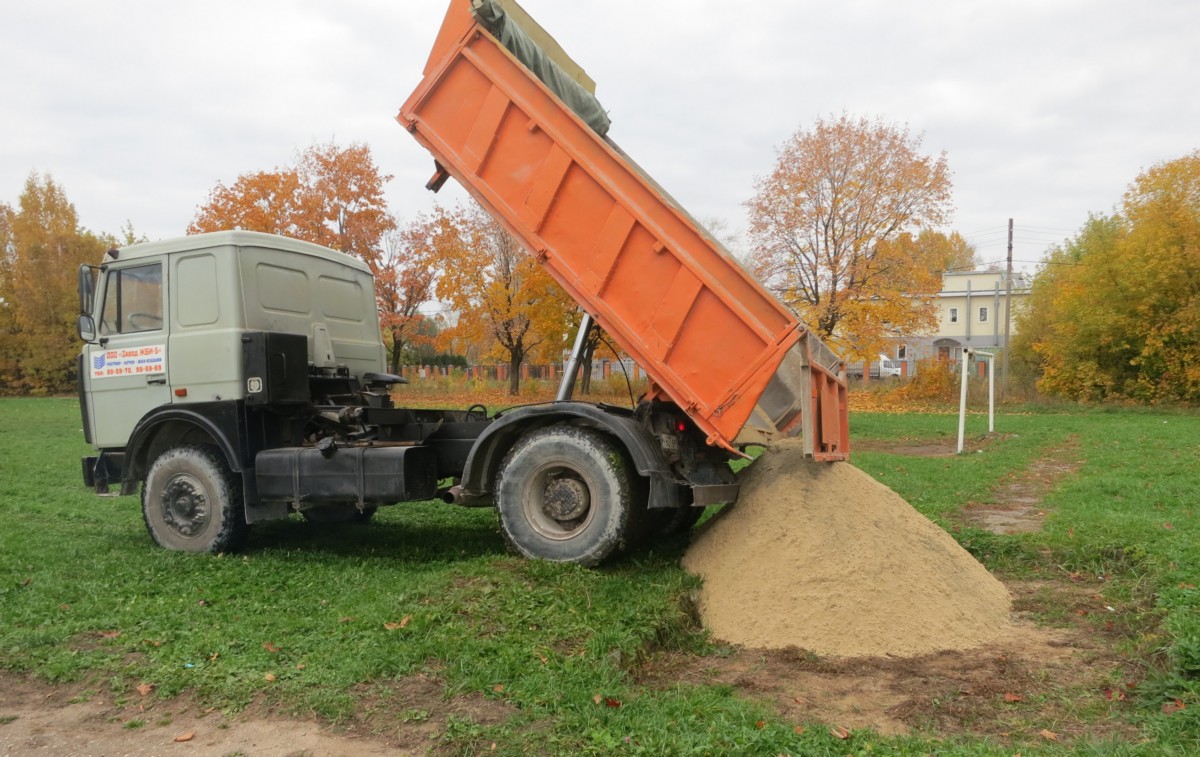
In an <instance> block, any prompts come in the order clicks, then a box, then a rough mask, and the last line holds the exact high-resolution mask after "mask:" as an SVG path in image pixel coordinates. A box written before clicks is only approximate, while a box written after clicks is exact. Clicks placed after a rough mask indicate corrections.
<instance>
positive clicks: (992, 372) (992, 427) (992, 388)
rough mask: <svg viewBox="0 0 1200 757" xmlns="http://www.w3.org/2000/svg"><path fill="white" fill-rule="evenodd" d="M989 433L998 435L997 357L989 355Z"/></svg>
mask: <svg viewBox="0 0 1200 757" xmlns="http://www.w3.org/2000/svg"><path fill="white" fill-rule="evenodd" d="M988 433H989V434H994V433H996V356H995V355H988Z"/></svg>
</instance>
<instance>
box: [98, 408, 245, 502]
mask: <svg viewBox="0 0 1200 757" xmlns="http://www.w3.org/2000/svg"><path fill="white" fill-rule="evenodd" d="M241 415H242V414H241V411H240V408H239V403H238V402H204V403H197V404H194V405H183V406H180V405H163V406H161V407H157V408H155V409H154V410H151V411H150V412H149V413H146V415H144V416H142V419H141V420H140V421H138V423H137V425H136V426H134V428H133V433H131V434H130V435H129V442H128V443H127V444H126V446H125V465H124V469H123V470H122V472H121V494H126V495H128V494H133V493H134V492H135V491H136V490H137V482H138V481H139V480H140V479H141V478H142V477H143V476H144V475H145V473H146V470H147V469H148V468H149V465H150V460H149V456H150V451H151V449H152V447H153V446H154V444H155V443H156V441H157V440H158V439H159V438H160V434H161V432H163V431H168V430H169V432H170V433H171V434H172V435H173V436H174V437H176V439H177V440H184V439H186V438H188V437H190V436H191V435H193V434H197V435H199V434H202V435H204V436H205V437H207V439H205V443H209V444H214V445H215V446H216V447H217V448H218V449H220V450H221V454H222V455H224V456H225V461H226V462H227V463H228V464H229V469H230V470H231V471H233V472H234V473H241V472H242V470H243V465H242V455H241V454H240V450H241V445H240V444H239V443H238V441H237V440H238V439H240V438H243V435H242V433H241V428H242V423H241Z"/></svg>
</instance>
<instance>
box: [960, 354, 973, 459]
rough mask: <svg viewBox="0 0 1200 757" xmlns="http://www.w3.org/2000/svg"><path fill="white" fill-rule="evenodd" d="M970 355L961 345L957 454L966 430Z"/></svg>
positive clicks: (961, 446) (961, 450) (961, 451)
mask: <svg viewBox="0 0 1200 757" xmlns="http://www.w3.org/2000/svg"><path fill="white" fill-rule="evenodd" d="M970 356H971V350H969V349H968V348H966V347H963V351H962V368H960V369H959V373H960V374H961V378H962V385H961V389H960V390H959V393H958V454H960V455H961V454H962V453H963V438H964V436H965V435H966V432H967V360H968V359H969V358H970Z"/></svg>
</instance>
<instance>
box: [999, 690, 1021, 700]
mask: <svg viewBox="0 0 1200 757" xmlns="http://www.w3.org/2000/svg"><path fill="white" fill-rule="evenodd" d="M1004 701H1005V702H1023V701H1025V697H1023V696H1021V695H1020V694H1014V693H1012V692H1011V691H1006V692H1004Z"/></svg>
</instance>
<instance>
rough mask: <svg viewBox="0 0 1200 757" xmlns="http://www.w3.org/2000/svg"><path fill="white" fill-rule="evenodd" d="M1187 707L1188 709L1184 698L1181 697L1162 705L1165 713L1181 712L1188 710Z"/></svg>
mask: <svg viewBox="0 0 1200 757" xmlns="http://www.w3.org/2000/svg"><path fill="white" fill-rule="evenodd" d="M1186 709H1187V705H1186V704H1184V703H1183V700H1180V699H1176V700H1173V701H1170V702H1167V703H1166V704H1164V705H1163V706H1162V711H1163V714H1164V715H1174V714H1175V713H1177V712H1179V711H1180V710H1186Z"/></svg>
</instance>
